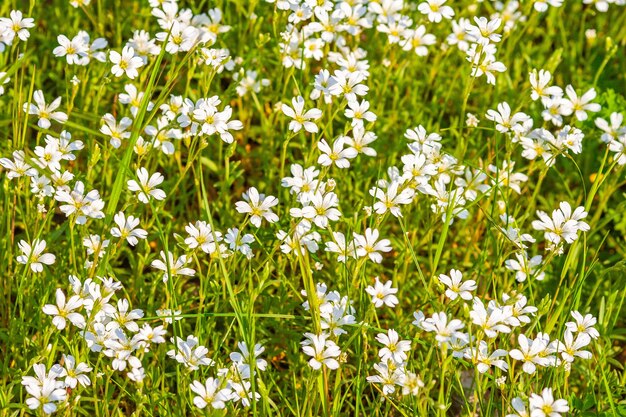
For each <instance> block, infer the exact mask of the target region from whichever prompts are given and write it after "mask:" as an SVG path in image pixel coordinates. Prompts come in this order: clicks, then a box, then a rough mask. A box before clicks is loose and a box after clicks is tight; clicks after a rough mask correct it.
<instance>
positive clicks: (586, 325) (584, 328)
mask: <svg viewBox="0 0 626 417" xmlns="http://www.w3.org/2000/svg"><path fill="white" fill-rule="evenodd" d="M571 315H572V317H574V320H576V321H575V322H573V321H568V322H567V323H565V327H567V329H568V330H569V331H571V332H572V333H577V332H578V333H584V334H587V335H589V337H591V338H592V339H597V338H598V337H600V333H599V332H598V331H597V330H596V329H595V328H594V327H593V326H595V324H596V322H597V319H596V318H595V317H594V316H592V315H591V314H585V316H584V317H583V315H582V314H580V313H579V312H578V311H572V312H571Z"/></svg>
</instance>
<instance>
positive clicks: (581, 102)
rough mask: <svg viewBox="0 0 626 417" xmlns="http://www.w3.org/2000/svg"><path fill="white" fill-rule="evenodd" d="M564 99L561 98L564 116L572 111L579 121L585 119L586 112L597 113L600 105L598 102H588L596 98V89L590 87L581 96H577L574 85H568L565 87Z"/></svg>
mask: <svg viewBox="0 0 626 417" xmlns="http://www.w3.org/2000/svg"><path fill="white" fill-rule="evenodd" d="M565 94H567V97H568V98H566V99H563V101H562V104H561V108H562V111H563V115H564V116H569V115H570V114H572V113H574V114H575V116H576V118H577V119H578V120H580V121H583V120H587V112H588V111H590V112H594V113H597V112H599V111H600V109H601V106H600V105H599V104H598V103H590V101H591V100H593V99H594V98H596V90H595V89H593V88H590V89H589V90H587V92H586V93H585V94H583V95H582V96H581V97H578V95H577V94H576V91H575V90H574V87H572V86H571V85H568V86H567V87H565Z"/></svg>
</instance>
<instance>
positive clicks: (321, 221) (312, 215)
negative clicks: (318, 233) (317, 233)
mask: <svg viewBox="0 0 626 417" xmlns="http://www.w3.org/2000/svg"><path fill="white" fill-rule="evenodd" d="M338 205H339V199H338V198H337V194H335V193H333V192H329V193H326V194H322V192H321V191H318V192H316V193H315V194H313V196H312V197H311V201H310V202H309V203H308V205H307V206H305V207H303V208H302V209H299V208H292V209H291V210H290V211H289V214H290V215H291V216H292V217H296V218H298V217H304V218H305V219H307V220H311V221H312V222H313V223H315V224H316V225H317V226H318V227H322V228H325V227H326V226H328V222H329V221H337V220H339V217H341V212H340V211H339V210H338V209H337V208H336V207H337V206H338Z"/></svg>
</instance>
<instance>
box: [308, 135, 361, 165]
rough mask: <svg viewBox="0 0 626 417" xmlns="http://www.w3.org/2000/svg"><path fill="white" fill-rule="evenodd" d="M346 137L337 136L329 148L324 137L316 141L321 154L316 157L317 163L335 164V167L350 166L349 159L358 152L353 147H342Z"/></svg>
mask: <svg viewBox="0 0 626 417" xmlns="http://www.w3.org/2000/svg"><path fill="white" fill-rule="evenodd" d="M346 139H347V138H346V137H345V136H339V137H338V138H337V139H335V141H334V142H333V147H332V148H331V147H330V146H329V145H328V142H326V139H322V140H320V141H319V142H318V143H317V148H318V149H319V150H320V151H321V152H322V154H321V155H320V156H319V158H318V159H317V163H318V164H320V165H322V166H331V165H333V164H334V165H336V166H337V168H348V167H349V166H350V159H352V158H355V157H356V156H357V154H358V152H357V151H356V149H354V148H344V145H345V144H346Z"/></svg>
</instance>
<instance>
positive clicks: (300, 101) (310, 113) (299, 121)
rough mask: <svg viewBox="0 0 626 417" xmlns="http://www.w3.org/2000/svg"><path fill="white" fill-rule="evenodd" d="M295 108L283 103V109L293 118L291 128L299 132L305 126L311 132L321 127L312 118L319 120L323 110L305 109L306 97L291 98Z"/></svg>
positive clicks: (290, 123)
mask: <svg viewBox="0 0 626 417" xmlns="http://www.w3.org/2000/svg"><path fill="white" fill-rule="evenodd" d="M291 104H292V105H293V108H291V107H289V106H288V105H286V104H284V103H283V104H282V106H281V109H282V111H283V113H285V115H286V116H288V117H291V118H292V119H293V120H292V121H290V122H289V130H291V131H293V132H294V133H296V132H299V131H300V129H302V128H303V127H304V130H306V131H307V132H310V133H316V132H317V131H318V130H319V129H318V128H317V125H316V124H315V123H314V122H312V121H311V120H317V119H319V118H320V117H322V111H321V110H319V109H316V108H313V109H311V110H307V111H306V112H305V111H304V98H302V96H298V97H294V98H293V99H292V100H291Z"/></svg>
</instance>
